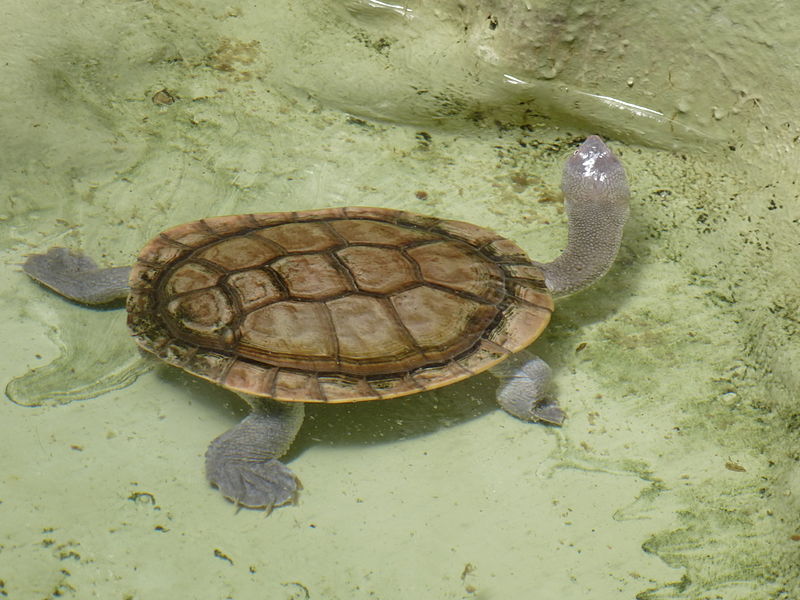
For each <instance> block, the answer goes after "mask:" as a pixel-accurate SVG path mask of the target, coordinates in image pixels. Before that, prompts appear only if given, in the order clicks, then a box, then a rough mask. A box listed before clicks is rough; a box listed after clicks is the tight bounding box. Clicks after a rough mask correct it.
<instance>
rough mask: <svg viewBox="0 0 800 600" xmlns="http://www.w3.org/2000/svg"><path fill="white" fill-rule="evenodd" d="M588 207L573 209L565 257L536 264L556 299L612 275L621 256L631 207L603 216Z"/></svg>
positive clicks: (612, 211) (605, 213) (625, 206)
mask: <svg viewBox="0 0 800 600" xmlns="http://www.w3.org/2000/svg"><path fill="white" fill-rule="evenodd" d="M586 208H587V206H586V205H585V204H582V205H579V206H578V207H572V210H571V211H570V213H571V214H570V215H569V225H568V227H569V233H568V236H567V247H566V248H565V249H564V251H563V252H562V253H561V255H559V256H558V257H557V258H556V259H555V260H553V261H552V262H549V263H536V264H537V266H538V267H539V268H540V269H541V270H542V272H543V273H544V278H545V283H546V284H547V287H548V289H549V290H550V292H551V293H552V294H553V295H554V296H566V295H568V294H572V293H574V292H577V291H580V290H582V289H584V288H587V287H589V286H590V285H591V284H593V283H594V282H595V281H597V280H598V279H600V277H602V276H603V275H605V274H606V272H608V270H609V269H610V268H611V265H612V264H613V263H614V260H615V259H616V257H617V252H618V250H619V246H620V243H621V241H622V228H623V225H624V224H625V221H626V219H627V216H628V207H627V204H625V205H624V206H622V207H619V206H618V207H617V210H611V211H609V210H606V211H604V213H603V214H602V215H598V214H597V213H596V211H594V210H587V209H586ZM598 221H601V222H598Z"/></svg>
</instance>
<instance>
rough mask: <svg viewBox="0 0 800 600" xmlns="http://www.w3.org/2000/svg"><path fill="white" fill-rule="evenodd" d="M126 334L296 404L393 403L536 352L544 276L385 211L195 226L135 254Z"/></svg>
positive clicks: (201, 371)
mask: <svg viewBox="0 0 800 600" xmlns="http://www.w3.org/2000/svg"><path fill="white" fill-rule="evenodd" d="M130 285H131V292H130V295H129V297H128V305H127V308H128V326H129V328H130V330H131V333H132V335H133V337H134V338H135V339H136V341H137V343H138V344H139V345H140V346H141V347H142V348H144V349H145V350H147V351H149V352H151V353H153V354H155V355H156V356H158V357H159V358H161V359H162V360H164V361H165V362H167V363H169V364H172V365H176V366H178V367H181V368H182V369H185V370H186V371H188V372H190V373H193V374H194V375H197V376H199V377H202V378H204V379H208V380H210V381H213V382H215V383H218V384H219V385H222V386H224V387H226V388H229V389H231V390H234V391H237V392H242V393H245V394H253V395H258V396H268V397H270V398H274V399H276V400H283V401H297V402H354V401H359V400H376V399H379V398H391V397H395V396H403V395H406V394H411V393H415V392H420V391H423V390H429V389H433V388H437V387H440V386H443V385H447V384H450V383H453V382H456V381H459V380H461V379H464V378H466V377H470V376H472V375H475V374H476V373H480V372H481V371H484V370H486V369H488V368H489V367H491V366H492V365H494V364H496V363H498V362H500V361H501V360H503V359H504V358H506V357H507V356H508V355H510V354H511V353H513V352H516V351H518V350H521V349H522V348H524V347H526V346H527V345H528V344H530V343H531V342H532V341H533V340H534V339H536V338H537V337H538V336H539V334H540V333H541V331H542V330H543V329H544V328H545V326H546V325H547V323H548V321H549V320H550V314H551V312H552V310H553V302H552V298H551V297H550V294H549V293H548V291H547V288H546V287H545V284H544V278H543V275H542V272H541V270H540V269H539V268H538V267H536V266H535V265H533V264H531V261H530V260H529V259H528V257H527V256H526V255H525V253H524V252H523V250H522V249H520V248H519V246H517V245H516V244H514V243H513V242H511V241H510V240H507V239H505V238H503V237H501V236H499V235H497V234H496V233H494V232H492V231H490V230H488V229H484V228H483V227H478V226H476V225H471V224H469V223H463V222H460V221H448V220H444V219H437V218H434V217H427V216H422V215H417V214H414V213H409V212H403V211H397V210H391V209H387V208H364V207H351V208H329V209H322V210H312V211H304V212H284V213H265V214H248V215H237V216H228V217H214V218H209V219H201V220H200V221H194V222H191V223H186V224H185V225H179V226H177V227H173V228H172V229H169V230H167V231H165V232H164V233H161V234H160V235H158V236H157V237H156V238H154V239H153V240H151V241H150V242H149V243H148V244H147V245H146V246H145V247H144V249H143V250H142V252H141V254H140V255H139V258H138V260H137V262H136V264H135V265H134V267H133V269H132V272H131V278H130Z"/></svg>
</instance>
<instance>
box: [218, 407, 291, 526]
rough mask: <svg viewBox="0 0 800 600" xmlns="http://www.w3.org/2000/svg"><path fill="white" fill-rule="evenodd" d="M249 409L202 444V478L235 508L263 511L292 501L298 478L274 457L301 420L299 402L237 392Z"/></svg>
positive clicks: (281, 451)
mask: <svg viewBox="0 0 800 600" xmlns="http://www.w3.org/2000/svg"><path fill="white" fill-rule="evenodd" d="M240 396H241V397H242V398H243V399H244V400H246V401H247V403H248V404H249V405H250V407H251V408H252V412H251V413H250V415H249V416H247V417H246V418H245V419H244V420H243V421H242V422H241V423H239V424H238V425H237V426H236V427H234V428H233V429H231V430H229V431H226V432H225V433H223V434H222V435H221V436H219V437H218V438H217V439H215V440H214V441H213V442H211V445H210V446H209V447H208V451H207V452H206V476H207V477H208V481H209V482H210V483H211V484H212V485H214V486H215V487H217V488H219V491H220V492H222V495H223V496H225V497H226V498H228V499H229V500H231V501H232V502H234V503H236V504H237V505H238V506H246V507H248V508H263V509H265V510H266V511H267V512H270V511H272V509H273V508H275V507H278V506H282V505H284V504H292V503H294V502H295V501H296V500H297V493H298V490H299V489H300V487H301V486H300V481H299V480H298V479H297V477H295V475H294V473H292V472H291V470H289V468H288V467H287V466H286V465H284V464H283V463H282V462H280V461H279V460H278V459H279V458H280V457H281V456H283V455H284V454H285V453H286V452H287V451H288V450H289V446H291V444H292V441H293V440H294V438H295V435H297V431H298V430H299V429H300V425H301V424H302V423H303V414H304V410H303V403H302V402H278V401H276V400H270V399H269V398H260V397H257V396H248V395H246V394H240Z"/></svg>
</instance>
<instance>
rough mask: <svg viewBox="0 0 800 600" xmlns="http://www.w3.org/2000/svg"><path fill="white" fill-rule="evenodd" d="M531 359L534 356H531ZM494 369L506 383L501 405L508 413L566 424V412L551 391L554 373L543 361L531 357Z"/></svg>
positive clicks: (524, 418)
mask: <svg viewBox="0 0 800 600" xmlns="http://www.w3.org/2000/svg"><path fill="white" fill-rule="evenodd" d="M529 356H530V355H529ZM506 362H507V363H509V364H506V363H501V364H500V365H498V366H497V367H494V368H493V369H492V373H494V375H495V376H496V377H498V378H499V379H500V380H501V381H502V383H501V385H500V389H499V390H498V391H497V402H498V404H500V406H501V407H502V408H503V410H505V411H506V412H507V413H509V414H511V415H513V416H515V417H517V418H518V419H522V420H523V421H531V422H534V423H546V424H548V425H562V424H563V423H564V418H565V416H566V415H565V414H564V411H563V410H561V408H560V407H559V406H558V402H557V400H556V399H555V397H554V396H553V395H552V393H551V390H550V380H551V371H550V367H549V366H547V363H546V362H544V361H543V360H542V359H541V358H538V357H536V356H531V357H530V358H528V359H527V360H526V362H523V363H521V364H520V363H518V362H517V363H516V364H515V361H513V359H511V360H510V361H506Z"/></svg>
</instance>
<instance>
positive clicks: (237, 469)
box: [207, 458, 302, 514]
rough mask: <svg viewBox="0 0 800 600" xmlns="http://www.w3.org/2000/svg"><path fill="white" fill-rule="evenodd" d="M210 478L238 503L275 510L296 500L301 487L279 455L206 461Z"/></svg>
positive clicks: (240, 505) (269, 510) (228, 497)
mask: <svg viewBox="0 0 800 600" xmlns="http://www.w3.org/2000/svg"><path fill="white" fill-rule="evenodd" d="M207 469H208V480H209V482H210V483H211V485H213V486H215V487H217V488H218V489H219V491H220V492H222V495H223V496H225V497H226V498H227V499H228V500H230V501H231V502H233V503H235V504H236V505H237V507H245V508H261V509H264V510H266V511H267V514H269V513H270V512H272V509H273V508H277V507H278V506H283V505H285V504H296V503H297V494H298V492H299V491H300V489H301V488H302V485H301V484H300V480H299V479H297V477H296V476H295V474H294V473H292V471H291V470H290V469H289V468H288V467H287V466H286V465H284V464H283V463H281V462H280V461H279V460H277V459H274V458H273V459H270V460H266V461H261V462H257V461H249V460H240V459H228V460H225V461H223V462H213V463H209V464H208V465H207Z"/></svg>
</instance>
